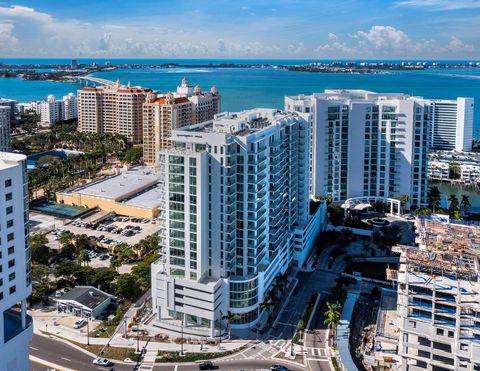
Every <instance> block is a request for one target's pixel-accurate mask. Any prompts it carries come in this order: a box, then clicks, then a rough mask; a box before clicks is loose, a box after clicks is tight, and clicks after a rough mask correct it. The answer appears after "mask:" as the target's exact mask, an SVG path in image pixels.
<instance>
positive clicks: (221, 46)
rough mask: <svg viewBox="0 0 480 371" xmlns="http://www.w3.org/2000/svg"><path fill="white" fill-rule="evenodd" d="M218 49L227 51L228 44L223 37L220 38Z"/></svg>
mask: <svg viewBox="0 0 480 371" xmlns="http://www.w3.org/2000/svg"><path fill="white" fill-rule="evenodd" d="M218 51H219V52H226V51H227V45H226V44H225V41H223V40H222V39H220V40H218Z"/></svg>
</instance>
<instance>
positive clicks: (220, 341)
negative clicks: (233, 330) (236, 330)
mask: <svg viewBox="0 0 480 371" xmlns="http://www.w3.org/2000/svg"><path fill="white" fill-rule="evenodd" d="M222 318H223V313H222V311H220V333H219V334H218V337H219V343H218V346H219V347H220V346H221V345H222Z"/></svg>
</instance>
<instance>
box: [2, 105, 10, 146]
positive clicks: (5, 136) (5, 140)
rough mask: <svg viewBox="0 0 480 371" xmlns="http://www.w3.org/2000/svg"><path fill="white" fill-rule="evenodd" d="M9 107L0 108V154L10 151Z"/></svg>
mask: <svg viewBox="0 0 480 371" xmlns="http://www.w3.org/2000/svg"><path fill="white" fill-rule="evenodd" d="M10 112H11V109H10V107H2V106H0V152H9V151H10V137H11V133H10V124H11V122H10Z"/></svg>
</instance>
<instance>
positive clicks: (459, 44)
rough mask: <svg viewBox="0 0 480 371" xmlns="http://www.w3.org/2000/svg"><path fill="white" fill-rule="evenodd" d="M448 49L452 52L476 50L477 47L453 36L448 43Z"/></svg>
mask: <svg viewBox="0 0 480 371" xmlns="http://www.w3.org/2000/svg"><path fill="white" fill-rule="evenodd" d="M447 49H448V50H449V51H452V52H460V51H468V52H471V51H474V50H475V48H474V47H473V46H472V45H468V44H465V43H464V42H463V41H462V40H460V39H459V38H458V37H456V36H452V38H451V39H450V42H449V43H448V45H447Z"/></svg>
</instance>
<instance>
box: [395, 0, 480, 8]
mask: <svg viewBox="0 0 480 371" xmlns="http://www.w3.org/2000/svg"><path fill="white" fill-rule="evenodd" d="M395 4H396V5H397V6H401V7H414V8H425V9H426V10H430V11H441V10H460V9H480V1H479V0H402V1H397V2H396V3H395Z"/></svg>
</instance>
